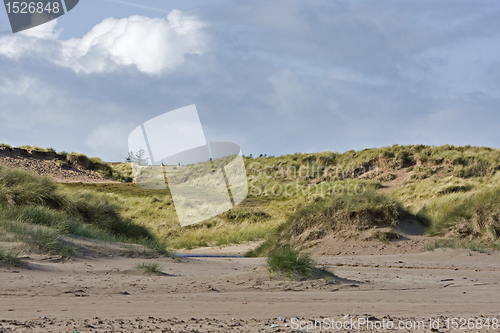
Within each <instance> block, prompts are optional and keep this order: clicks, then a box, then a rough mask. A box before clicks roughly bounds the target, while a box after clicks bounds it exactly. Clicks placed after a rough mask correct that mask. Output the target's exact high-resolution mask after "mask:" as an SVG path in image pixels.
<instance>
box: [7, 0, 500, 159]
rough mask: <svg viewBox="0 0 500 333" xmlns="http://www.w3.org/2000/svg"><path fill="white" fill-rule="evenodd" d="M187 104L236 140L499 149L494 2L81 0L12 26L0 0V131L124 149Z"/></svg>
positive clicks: (62, 146) (250, 144)
mask: <svg viewBox="0 0 500 333" xmlns="http://www.w3.org/2000/svg"><path fill="white" fill-rule="evenodd" d="M191 104H196V107H197V110H198V113H199V118H200V120H201V122H202V125H203V129H204V132H205V136H206V139H207V141H209V142H213V141H227V142H233V143H236V144H238V145H239V146H240V147H241V148H242V152H243V154H244V155H249V154H253V156H258V155H259V154H267V155H275V156H278V155H283V154H290V153H292V154H293V153H296V152H302V153H306V152H320V151H337V152H343V151H347V150H350V149H356V150H359V149H364V148H371V147H381V146H389V145H393V144H426V145H442V144H453V145H475V146H491V147H497V148H499V147H500V112H499V111H500V2H499V1H496V0H495V1H484V0H469V1H462V0H432V1H427V0H418V1H416V0H412V1H407V0H392V1H389V0H378V1H369V0H365V1H361V0H345V1H337V0H227V1H226V0H182V1H177V0H81V1H80V3H79V4H78V6H77V7H75V8H74V9H73V10H72V11H71V12H69V13H67V14H65V15H63V16H61V17H59V18H58V19H57V20H54V21H51V22H48V23H46V24H43V25H41V26H39V27H36V28H33V29H30V30H27V31H26V32H22V33H16V34H13V33H12V32H11V30H10V25H9V22H8V19H7V14H6V11H5V10H1V9H0V143H7V144H10V145H11V146H22V145H31V146H40V147H53V148H54V149H56V150H58V151H67V152H72V151H77V152H82V153H85V154H87V155H89V156H99V157H101V158H102V159H103V160H105V161H110V162H111V161H124V159H125V156H126V155H127V151H128V146H127V144H128V141H127V138H128V136H129V134H130V133H131V132H132V131H133V130H134V128H136V127H137V126H140V125H141V124H142V123H144V122H146V121H148V120H149V119H152V118H154V117H157V116H159V115H161V114H163V113H165V112H168V111H171V110H175V109H178V108H181V107H185V106H188V105H191ZM169 144H170V143H169ZM174 144H175V143H174Z"/></svg>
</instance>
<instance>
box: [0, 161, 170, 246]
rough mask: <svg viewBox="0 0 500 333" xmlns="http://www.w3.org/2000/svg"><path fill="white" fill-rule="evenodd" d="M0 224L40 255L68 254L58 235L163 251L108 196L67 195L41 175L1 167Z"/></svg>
mask: <svg viewBox="0 0 500 333" xmlns="http://www.w3.org/2000/svg"><path fill="white" fill-rule="evenodd" d="M0 225H1V226H4V228H7V229H10V230H9V232H14V233H16V234H18V238H19V239H20V240H22V241H24V242H27V243H30V244H31V245H32V248H34V249H36V250H38V251H41V252H44V253H58V254H61V255H70V254H71V253H72V252H73V251H72V250H71V249H69V247H68V246H66V245H67V244H66V242H64V241H62V238H61V237H60V236H64V235H78V236H82V237H88V238H95V239H100V240H105V241H119V242H126V243H139V244H143V245H145V246H147V247H149V248H152V249H155V251H159V252H165V249H166V243H165V241H163V240H158V239H157V238H156V237H155V236H154V235H153V234H152V233H151V232H150V231H149V230H148V229H147V228H146V227H144V226H141V225H138V224H136V223H134V222H133V221H132V219H130V218H127V217H125V216H123V215H122V212H121V211H120V209H119V208H118V207H117V206H116V205H115V204H113V203H112V201H111V200H110V199H109V195H107V194H104V193H95V192H92V191H85V190H84V191H70V190H68V189H67V188H64V187H63V186H60V185H57V184H54V183H53V182H52V181H51V180H50V179H49V178H47V177H40V176H36V175H34V174H31V173H29V172H26V171H22V170H16V169H10V168H5V167H0ZM23 225H26V228H24V227H22V226H23ZM28 225H33V226H40V227H44V228H34V229H33V228H29V227H27V226H28ZM23 233H26V237H24V236H23V235H22V234H23ZM58 235H59V237H58ZM51 240H53V241H51Z"/></svg>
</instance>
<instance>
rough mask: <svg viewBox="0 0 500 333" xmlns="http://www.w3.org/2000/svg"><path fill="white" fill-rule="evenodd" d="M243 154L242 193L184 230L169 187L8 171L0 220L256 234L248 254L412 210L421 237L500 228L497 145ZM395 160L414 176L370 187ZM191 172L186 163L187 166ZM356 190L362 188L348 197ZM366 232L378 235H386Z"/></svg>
mask: <svg viewBox="0 0 500 333" xmlns="http://www.w3.org/2000/svg"><path fill="white" fill-rule="evenodd" d="M31 148H33V147H31ZM31 150H37V149H31ZM42 150H43V149H42ZM46 151H49V150H46ZM59 155H61V157H60V159H61V161H63V162H64V163H67V164H68V166H70V165H78V166H80V167H82V168H88V169H93V170H98V171H99V172H100V173H101V174H102V175H103V176H104V177H107V178H110V179H121V180H130V178H129V177H131V176H132V169H131V167H130V165H129V164H126V163H123V164H120V165H117V166H116V167H114V168H111V167H110V166H109V165H108V164H107V163H104V162H102V161H100V160H99V159H97V158H88V157H86V156H85V155H82V154H78V153H71V154H68V153H64V154H63V153H59ZM244 160H245V165H246V169H247V174H248V180H249V196H248V197H247V199H246V200H245V201H244V202H243V203H242V204H240V205H239V206H237V207H235V208H233V209H232V210H230V211H229V212H226V213H224V214H221V215H219V216H216V217H213V218H211V219H208V220H206V221H204V222H202V223H199V224H196V225H192V226H188V227H184V228H181V227H180V226H179V224H178V219H177V214H176V211H175V207H174V204H173V200H172V196H171V194H170V192H169V191H168V189H167V190H166V191H165V190H148V189H143V188H140V187H139V186H137V185H135V184H130V183H117V184H64V185H55V184H53V183H52V182H50V180H47V179H45V180H44V179H40V178H37V179H32V178H30V177H31V176H29V175H25V174H23V175H18V176H16V177H17V178H18V179H22V178H26V180H25V181H21V180H19V181H18V182H17V183H15V182H14V183H9V184H8V185H6V186H3V187H2V185H1V183H2V181H0V205H1V206H2V207H4V208H3V209H2V210H3V211H2V212H1V214H0V218H8V219H10V220H13V221H19V220H26V221H30V223H33V224H37V225H43V226H48V227H49V228H51V229H53V230H56V231H57V232H58V233H60V234H65V233H69V234H75V235H81V236H85V237H92V238H98V239H103V240H105V239H108V240H111V239H114V240H117V239H121V240H124V241H128V242H130V241H142V242H149V245H148V246H153V247H159V248H161V246H163V245H161V244H165V243H167V242H168V244H169V246H170V247H171V248H194V247H199V246H222V245H228V244H231V243H242V242H247V241H254V240H260V239H265V240H266V241H265V242H264V244H263V245H262V247H261V248H259V249H258V250H257V251H254V252H253V255H266V254H267V253H268V252H269V251H271V250H273V249H276V248H278V247H280V246H281V245H283V244H284V243H285V242H289V241H292V242H294V241H297V242H299V243H300V242H304V241H311V240H315V239H319V238H321V237H322V236H323V235H325V234H327V233H330V232H336V231H337V230H340V229H342V228H346V227H347V228H357V229H359V230H364V229H365V228H394V227H396V226H397V224H398V221H399V220H400V219H404V218H407V217H409V216H410V217H411V216H412V215H413V216H416V217H417V218H418V220H419V221H420V222H421V223H422V224H425V225H426V226H427V227H428V230H427V232H428V235H436V236H443V235H448V234H453V235H455V236H457V235H462V234H463V235H465V236H464V237H468V238H471V237H472V238H473V239H483V238H485V239H491V240H495V239H496V237H498V235H499V232H500V230H499V226H498V223H497V222H495V221H496V219H497V216H500V211H497V209H496V206H497V205H498V204H500V202H498V200H496V199H495V196H497V197H498V194H499V193H497V192H495V187H497V186H499V185H500V174H499V173H497V171H498V170H499V169H500V150H498V149H492V148H488V147H471V146H465V147H456V146H449V145H445V146H439V147H433V146H424V145H411V146H399V145H394V146H391V147H382V148H371V149H364V150H362V151H348V152H345V153H342V154H340V153H335V152H321V153H314V154H302V153H297V154H294V155H286V156H280V157H274V156H270V157H258V158H251V157H246V158H245V159H244ZM376 168H383V169H384V174H383V177H378V176H377V174H374V175H370V176H369V177H367V178H373V179H366V180H360V179H358V177H360V176H362V175H363V174H364V173H365V172H367V171H370V170H372V169H376ZM401 168H408V169H407V171H413V172H414V175H413V176H412V177H411V178H410V179H409V180H408V181H407V182H406V183H404V184H403V186H402V187H401V188H398V189H396V190H394V191H393V192H392V193H390V194H389V195H385V194H382V193H379V189H380V188H381V184H382V183H381V182H385V181H388V180H390V179H392V178H394V177H395V175H396V174H397V173H398V172H399V171H398V170H400V169H401ZM198 171H199V170H198V169H197V168H196V167H193V168H192V172H191V173H196V172H198ZM391 175H392V176H391ZM178 176H179V177H180V176H181V175H180V174H179V175H178ZM0 177H2V175H1V172H0ZM7 181H8V180H6V183H5V184H7ZM361 188H362V189H364V192H363V193H362V195H356V190H359V189H361ZM341 189H342V191H341V192H340V190H341ZM353 193H354V194H355V195H352V194H353ZM25 206H29V207H25ZM34 206H37V207H40V208H37V209H34V208H33V207H34ZM498 206H500V205H498ZM1 216H4V217H1ZM16 217H17V219H16ZM499 219H500V218H499ZM373 236H374V238H375V239H380V240H381V241H383V242H385V241H390V240H391V239H392V238H393V237H395V234H394V233H388V234H380V235H377V234H374V235H373ZM301 237H302V238H301ZM155 244H156V245H155ZM294 245H296V244H294Z"/></svg>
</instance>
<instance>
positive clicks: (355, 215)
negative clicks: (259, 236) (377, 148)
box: [247, 189, 404, 256]
mask: <svg viewBox="0 0 500 333" xmlns="http://www.w3.org/2000/svg"><path fill="white" fill-rule="evenodd" d="M403 212H404V210H403V208H402V207H401V206H400V204H399V203H398V202H397V201H396V200H394V199H391V198H390V197H388V196H387V195H385V194H382V193H379V192H376V191H374V190H371V189H367V190H366V192H365V193H364V194H363V195H349V194H344V195H334V196H331V197H327V198H319V199H318V200H317V201H313V202H312V203H309V204H306V205H305V206H304V205H302V207H301V208H298V209H296V211H295V213H293V214H291V215H290V216H289V217H288V219H287V221H286V222H285V223H283V224H281V225H280V226H278V228H277V229H276V232H275V233H274V234H272V235H270V236H269V237H268V238H267V239H266V241H265V242H264V243H263V244H262V245H261V246H260V247H259V248H257V249H256V250H254V251H251V252H250V253H248V254H247V255H248V256H256V255H265V254H267V253H269V252H270V251H271V250H273V249H277V248H279V247H281V246H282V245H283V244H287V243H289V242H290V241H299V242H301V241H305V240H313V239H311V237H312V236H314V235H315V236H316V238H318V237H322V236H323V235H327V234H329V233H334V232H337V231H340V230H344V229H351V230H364V229H369V228H372V227H395V226H396V225H397V223H398V217H399V215H400V213H403ZM312 231H314V232H312ZM306 234H308V236H307V237H306V238H305V239H303V238H304V236H303V235H306Z"/></svg>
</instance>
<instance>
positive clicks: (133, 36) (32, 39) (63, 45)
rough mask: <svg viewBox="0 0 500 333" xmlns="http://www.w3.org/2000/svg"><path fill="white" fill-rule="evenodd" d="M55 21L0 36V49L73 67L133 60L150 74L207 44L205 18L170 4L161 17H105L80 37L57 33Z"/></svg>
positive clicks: (110, 67)
mask: <svg viewBox="0 0 500 333" xmlns="http://www.w3.org/2000/svg"><path fill="white" fill-rule="evenodd" d="M56 24H57V22H56V21H55V20H54V21H51V22H49V23H47V24H44V25H42V26H40V28H34V29H37V30H35V31H31V29H30V30H28V31H29V32H26V33H25V34H22V35H21V34H16V35H8V36H4V37H1V38H0V55H4V56H7V57H9V58H19V57H21V56H32V57H37V58H40V57H43V58H45V59H46V60H47V61H52V62H54V63H56V64H58V65H60V66H62V67H67V68H70V69H72V70H73V71H75V72H77V73H101V72H112V71H117V70H119V69H120V68H123V67H124V66H135V67H136V68H137V69H138V70H139V71H141V72H143V73H146V74H150V75H154V74H161V73H163V72H165V71H171V70H174V69H175V68H177V67H179V66H181V65H182V64H183V63H184V62H185V57H186V55H188V54H199V55H201V54H203V53H204V51H205V50H206V36H205V34H204V32H203V28H204V27H205V26H206V24H205V23H203V22H202V21H200V20H198V19H197V18H196V17H194V16H190V15H187V14H185V13H183V12H182V11H180V10H172V11H171V12H170V13H169V14H168V15H167V18H166V19H163V18H148V17H144V16H139V15H134V16H130V17H128V18H122V19H115V18H107V19H105V20H103V21H102V22H101V23H99V24H97V25H96V26H94V27H93V28H92V30H90V31H89V32H88V33H87V34H86V35H85V36H83V37H82V38H71V39H69V40H59V39H58V37H59V33H60V31H56V30H55V27H56Z"/></svg>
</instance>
